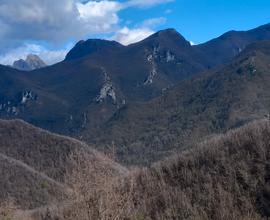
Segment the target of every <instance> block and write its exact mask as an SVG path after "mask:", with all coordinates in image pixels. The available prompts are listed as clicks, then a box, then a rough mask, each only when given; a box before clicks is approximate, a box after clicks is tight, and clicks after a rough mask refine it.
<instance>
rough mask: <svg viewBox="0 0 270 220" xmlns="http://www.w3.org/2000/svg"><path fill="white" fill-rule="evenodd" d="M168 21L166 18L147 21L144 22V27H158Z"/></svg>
mask: <svg viewBox="0 0 270 220" xmlns="http://www.w3.org/2000/svg"><path fill="white" fill-rule="evenodd" d="M166 21H167V19H166V18H164V17H159V18H150V19H147V20H145V21H143V23H142V25H141V26H143V27H149V28H150V27H156V26H158V25H161V24H165V23H166Z"/></svg>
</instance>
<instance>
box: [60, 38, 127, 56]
mask: <svg viewBox="0 0 270 220" xmlns="http://www.w3.org/2000/svg"><path fill="white" fill-rule="evenodd" d="M120 47H123V45H121V44H120V43H118V42H116V41H109V40H103V39H89V40H86V41H85V40H80V41H79V42H78V43H77V44H76V45H75V46H74V47H73V48H72V49H71V50H70V51H69V52H68V54H67V56H66V58H65V60H75V59H79V58H82V57H85V56H88V55H91V54H93V53H95V52H98V51H102V50H107V49H114V48H120Z"/></svg>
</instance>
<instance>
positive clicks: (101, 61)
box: [0, 24, 270, 163]
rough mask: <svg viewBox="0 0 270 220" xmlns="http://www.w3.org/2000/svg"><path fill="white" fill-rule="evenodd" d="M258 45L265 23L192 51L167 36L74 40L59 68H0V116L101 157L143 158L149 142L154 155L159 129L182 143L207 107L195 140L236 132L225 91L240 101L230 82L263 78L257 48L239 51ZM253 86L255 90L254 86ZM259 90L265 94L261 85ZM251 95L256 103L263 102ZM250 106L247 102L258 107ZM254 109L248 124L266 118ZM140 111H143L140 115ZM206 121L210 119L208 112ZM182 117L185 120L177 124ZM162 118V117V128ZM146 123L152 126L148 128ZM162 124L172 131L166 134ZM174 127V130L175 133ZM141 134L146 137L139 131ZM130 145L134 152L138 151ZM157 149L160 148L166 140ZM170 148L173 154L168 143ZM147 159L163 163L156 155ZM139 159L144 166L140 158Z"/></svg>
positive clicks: (269, 33)
mask: <svg viewBox="0 0 270 220" xmlns="http://www.w3.org/2000/svg"><path fill="white" fill-rule="evenodd" d="M264 40H270V25H269V24H267V25H263V26H260V27H258V28H256V29H253V30H250V31H245V32H243V31H240V32H237V31H230V32H228V33H225V34H224V35H222V36H220V37H219V38H217V39H214V40H211V41H209V42H206V43H204V44H201V45H196V46H191V45H190V43H189V42H188V41H187V40H185V38H184V37H183V36H182V35H180V34H179V33H177V32H176V31H175V30H174V29H166V30H163V31H159V32H157V33H155V34H153V35H151V36H150V37H148V38H146V39H145V40H143V41H141V42H138V43H135V44H131V45H129V46H123V45H121V44H119V43H117V42H114V41H106V40H98V39H92V40H87V41H80V42H78V43H77V44H76V45H75V46H74V48H73V49H72V50H71V51H70V52H69V53H68V54H67V56H66V58H65V60H64V61H63V62H60V63H58V64H55V65H53V66H48V67H45V68H42V69H37V70H34V71H30V72H27V73H25V72H20V71H17V70H13V69H12V68H9V67H5V66H1V67H0V75H1V77H0V92H1V93H0V94H1V95H0V117H1V118H3V119H12V118H20V119H23V120H25V121H27V122H29V123H31V124H34V125H36V126H38V127H41V128H44V129H48V130H50V131H53V132H57V133H60V134H65V135H70V136H73V137H76V138H79V139H81V140H84V141H87V142H88V143H91V144H97V145H98V147H99V148H100V149H103V150H104V149H106V148H110V146H111V145H112V143H113V142H116V143H117V144H119V154H120V155H126V154H125V153H124V154H123V153H122V151H125V149H126V150H127V149H128V150H127V152H129V153H127V154H128V155H132V154H130V149H132V151H134V154H135V155H136V154H137V151H142V152H144V150H142V149H141V150H139V149H140V148H143V149H147V150H146V151H149V152H151V151H152V147H151V146H149V147H144V146H148V145H149V144H148V143H147V142H148V141H145V140H152V139H153V138H154V139H155V140H156V141H154V142H153V141H152V144H151V145H158V146H156V148H158V149H159V148H160V143H163V140H160V137H159V135H160V132H161V131H162V130H165V133H166V134H169V136H168V137H167V135H164V137H163V138H169V142H174V141H173V139H174V138H175V137H177V136H178V135H179V133H180V134H181V135H184V133H185V135H186V136H189V135H190V134H186V131H187V130H189V131H190V132H191V131H194V129H195V127H193V124H192V123H190V120H191V118H190V117H196V118H198V117H202V121H206V120H208V119H209V118H205V116H203V115H202V116H199V115H201V113H203V114H204V115H205V114H206V113H205V111H206V110H207V109H208V108H209V107H210V104H212V102H211V101H212V100H214V102H215V103H213V104H215V105H216V106H214V107H213V108H214V112H213V114H212V113H211V120H212V121H213V122H211V123H212V125H210V128H208V127H207V129H208V130H209V129H210V130H209V131H204V132H203V133H201V131H198V133H199V134H210V133H212V132H219V131H222V130H224V129H226V128H230V127H233V126H237V124H238V122H239V123H240V124H241V123H242V121H243V122H244V121H249V119H250V118H249V116H246V115H245V117H243V119H241V120H240V119H239V120H236V119H235V122H234V123H229V122H228V120H227V119H228V117H229V116H228V114H229V113H228V112H230V111H231V107H232V106H231V104H230V103H231V102H232V100H230V99H231V98H230V97H232V98H234V99H235V98H236V97H237V96H239V95H240V94H238V93H237V95H233V91H235V92H236V91H239V92H241V93H243V96H244V95H247V94H248V93H246V91H248V89H246V90H241V91H240V90H239V88H240V85H238V83H239V84H241V86H243V87H244V86H245V85H246V84H245V82H246V81H242V80H244V79H245V80H246V79H247V78H248V79H249V80H251V81H247V82H249V83H248V84H247V85H246V86H247V87H248V86H250V84H251V82H253V78H254V80H257V79H256V77H257V76H258V75H257V74H255V76H254V77H253V76H252V74H251V75H248V73H249V72H250V71H251V72H252V71H258V73H260V72H266V73H264V75H265V76H267V67H268V64H267V62H266V61H265V60H267V56H268V55H267V53H266V52H265V51H260V47H261V48H264V46H259V44H255V45H253V46H251V47H248V48H247V49H246V47H247V46H249V45H250V44H252V43H256V42H262V44H263V45H264V44H265V45H266V48H268V46H267V45H268V43H267V42H263V41H264ZM257 47H258V48H257ZM223 48H226V50H224V49H223ZM250 48H253V49H250ZM251 50H253V51H251ZM250 51H251V52H250ZM253 53H254V54H255V55H253ZM256 56H261V57H259V58H256ZM256 65H260V66H258V67H257V66H256ZM235 71H236V73H235ZM239 72H241V73H239ZM261 75H263V74H262V73H261ZM264 75H263V76H264ZM241 77H242V78H241ZM252 77H253V78H252ZM233 78H235V79H233ZM232 79H233V81H232V84H229V82H230V80H232ZM236 79H237V80H239V82H238V83H236ZM227 82H228V83H227ZM225 83H227V84H228V85H227V84H226V85H225ZM261 83H265V82H264V81H262V82H261ZM254 84H255V85H256V86H259V85H257V81H256V82H255V81H254ZM260 86H261V87H263V88H265V86H264V84H262V85H260ZM234 87H235V88H234ZM223 89H224V91H222V90H223ZM225 89H228V91H227V90H226V91H225ZM250 89H251V88H250ZM244 92H245V93H244ZM229 93H231V94H229ZM228 95H230V96H228ZM256 95H257V96H258V97H259V99H260V98H262V97H264V96H262V97H261V96H260V94H257V93H256ZM221 96H222V97H224V96H225V97H224V101H226V102H223V101H221V100H222V99H223V98H222V97H221ZM191 97H193V99H194V100H193V99H191ZM253 98H254V99H255V98H256V97H255V96H254V95H252V96H251V98H250V99H245V101H247V102H249V101H251V100H252V99H253ZM239 99H240V98H239ZM257 99H258V98H256V99H255V100H252V101H256V102H261V101H258V100H257ZM164 100H166V101H164ZM180 100H182V101H180ZM219 100H220V101H219ZM241 100H242V99H241ZM242 101H243V100H242ZM218 102H220V103H222V105H221V104H220V103H218ZM227 102H228V103H227ZM157 103H162V105H163V106H161V104H157ZM177 103H178V104H177ZM213 104H212V105H213ZM178 105H179V106H178ZM196 105H198V106H196ZM238 105H240V104H239V103H238ZM243 105H247V106H249V105H248V104H247V103H244V104H243ZM195 107H196V108H195ZM261 107H263V108H262V109H260V112H261V113H260V114H258V113H257V115H254V117H261V116H262V115H264V114H266V113H267V111H266V109H265V107H264V105H260V106H259V107H258V106H257V108H261ZM181 108H184V109H182V110H181ZM142 109H144V111H140V110H142ZM241 109H243V108H241ZM211 111H213V110H211ZM131 112H132V113H131ZM163 113H164V114H163ZM207 114H209V115H210V110H209V112H208V113H207ZM183 115H185V116H188V117H185V118H186V119H183ZM164 117H166V118H167V119H166V120H165V119H164V120H165V121H163V118H164ZM207 117H208V116H207ZM209 117H210V116H209ZM168 119H170V120H169V121H168ZM183 120H184V121H183ZM186 120H188V121H186ZM192 120H194V121H197V119H196V120H195V118H193V119H192ZM222 120H223V121H224V122H222ZM155 121H157V122H155ZM170 121H171V122H170ZM150 122H155V123H151V126H148V123H150ZM169 122H170V123H169ZM164 123H165V124H164ZM166 123H167V124H168V123H169V124H170V126H173V127H174V128H173V129H172V130H171V129H168V128H167V127H168V126H167V125H166ZM174 123H176V124H179V126H180V127H178V128H177V129H176V128H175V126H174ZM215 123H216V124H215ZM208 124H209V122H208ZM145 125H146V126H145ZM185 126H189V127H192V128H185ZM198 126H199V125H198ZM150 127H151V129H150ZM181 127H182V128H181ZM147 129H149V130H150V131H149V132H146V131H145V130H147ZM154 130H158V132H157V133H156V132H153V131H154ZM160 130H161V131H160ZM182 131H184V133H181V132H182ZM148 133H149V134H148ZM161 133H162V132H161ZM141 135H142V137H141ZM201 136H203V135H201ZM141 138H143V139H141ZM163 138H162V139H163ZM135 139H136V141H135ZM142 140H143V141H142ZM183 140H185V139H183ZM156 142H157V143H156ZM123 143H125V144H123ZM179 144H180V143H179ZM134 145H135V146H137V145H139V146H140V147H139V149H137V147H134ZM161 145H162V146H166V145H167V141H165V142H164V143H163V144H161ZM177 145H178V143H177ZM170 146H171V149H175V143H173V144H171V145H170ZM161 148H163V147H161ZM177 148H178V147H177ZM166 149H167V150H166V151H168V150H169V148H168V147H166ZM169 151H170V150H169ZM142 152H141V154H142V155H144V153H145V152H144V153H142ZM155 152H157V154H160V157H163V156H164V155H163V150H161V152H160V151H159V150H157V151H155ZM162 155H163V156H162ZM165 155H167V152H165ZM160 157H158V158H160ZM154 158H156V157H155V156H154ZM124 160H125V159H124ZM128 160H129V159H127V161H128ZM145 160H148V159H147V156H146V157H145ZM139 163H140V162H139Z"/></svg>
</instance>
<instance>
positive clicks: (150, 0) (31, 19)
mask: <svg viewBox="0 0 270 220" xmlns="http://www.w3.org/2000/svg"><path fill="white" fill-rule="evenodd" d="M171 1H172V0H143V1H142V0H128V1H120V0H90V1H81V0H57V1H55V0H46V1H44V0H1V1H0V25H1V29H0V63H5V64H6V63H11V62H12V61H11V59H12V55H14V52H13V51H14V49H19V50H18V51H22V50H23V48H24V49H25V53H26V52H27V51H28V50H29V46H25V44H26V43H25V42H29V41H30V42H34V43H33V44H34V45H39V47H40V52H39V54H38V55H40V53H41V51H42V49H44V50H45V51H46V50H47V49H46V47H45V46H44V45H48V44H49V45H51V46H55V47H57V48H59V46H60V45H64V42H66V43H69V42H73V43H74V42H76V41H78V40H80V39H85V38H89V37H92V36H101V35H107V36H108V35H113V39H115V40H118V41H120V42H121V43H123V44H129V43H133V42H134V41H137V40H141V39H142V38H144V37H146V36H148V35H149V34H151V33H153V31H152V30H151V28H152V27H153V26H155V25H156V24H158V23H162V22H164V21H165V19H164V18H155V19H152V20H151V19H149V20H148V21H145V23H144V24H143V23H142V24H140V26H135V27H133V28H130V27H126V25H122V23H123V21H124V20H123V19H122V18H120V15H119V14H120V12H121V11H123V10H127V9H129V8H143V9H142V10H145V9H147V8H149V7H154V6H156V5H159V4H165V3H168V2H171ZM44 42H45V44H44ZM33 44H30V45H33ZM61 53H62V52H61ZM8 58H9V61H7V60H8ZM57 61H59V59H56V60H55V62H57ZM49 63H51V62H49Z"/></svg>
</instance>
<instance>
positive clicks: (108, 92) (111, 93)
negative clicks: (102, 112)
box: [96, 69, 116, 103]
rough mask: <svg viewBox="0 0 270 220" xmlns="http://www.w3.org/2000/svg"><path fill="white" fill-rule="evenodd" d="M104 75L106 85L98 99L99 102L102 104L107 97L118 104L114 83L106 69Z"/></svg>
mask: <svg viewBox="0 0 270 220" xmlns="http://www.w3.org/2000/svg"><path fill="white" fill-rule="evenodd" d="M103 74H104V84H103V86H102V88H101V89H100V92H99V95H98V97H97V98H96V101H97V102H102V101H103V100H104V99H106V98H107V97H111V99H112V100H113V102H114V103H115V102H116V93H115V89H114V87H113V84H112V81H111V79H110V77H109V76H108V74H107V72H106V70H105V69H103Z"/></svg>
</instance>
